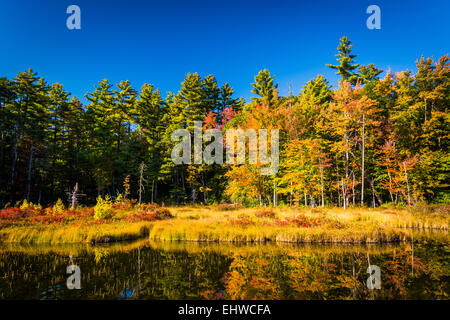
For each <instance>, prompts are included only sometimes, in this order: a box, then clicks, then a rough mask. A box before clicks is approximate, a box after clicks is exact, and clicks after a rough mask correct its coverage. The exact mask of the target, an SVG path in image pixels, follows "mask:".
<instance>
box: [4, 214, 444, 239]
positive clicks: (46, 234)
mask: <svg viewBox="0 0 450 320" xmlns="http://www.w3.org/2000/svg"><path fill="white" fill-rule="evenodd" d="M169 210H170V212H171V213H172V214H173V215H174V216H175V217H174V218H173V219H167V220H158V221H152V222H149V221H144V222H125V221H114V220H112V221H110V222H108V223H104V224H94V225H90V226H75V225H70V224H69V225H60V226H54V225H49V226H45V225H39V226H37V225H36V226H22V227H21V226H11V227H6V228H3V229H1V230H0V241H1V242H4V243H47V244H58V243H83V242H88V243H98V242H113V241H121V240H131V239H142V238H146V237H148V238H149V239H150V240H157V241H196V242H234V243H240V242H242V243H252V242H255V243H265V242H278V243H351V244H355V243H388V242H401V241H410V240H411V239H414V240H419V241H420V240H437V241H441V242H449V237H448V225H449V222H450V221H449V220H450V219H449V217H450V214H449V212H447V211H446V210H447V208H445V207H444V210H440V211H438V212H437V213H436V212H432V213H429V212H428V213H426V214H425V213H423V212H420V211H419V212H414V211H411V210H406V209H395V210H392V209H364V208H351V209H347V210H343V209H338V208H335V209H316V210H311V209H296V208H275V209H261V208H247V209H236V210H231V211H217V210H215V209H214V208H213V207H198V206H196V207H170V208H169ZM263 210H266V211H267V210H272V211H273V212H274V214H275V219H274V218H272V217H258V216H257V213H259V212H261V211H263ZM130 214H132V212H130ZM299 216H302V217H303V216H304V217H306V219H322V220H321V221H324V222H323V223H321V224H320V225H318V226H312V227H303V226H298V225H295V224H292V223H288V224H285V225H283V224H280V223H279V222H280V221H283V220H285V219H294V218H295V217H299ZM240 219H246V220H247V221H250V222H251V224H249V225H236V224H232V223H231V222H230V220H231V221H239V220H240ZM419 230H420V231H419ZM432 230H440V231H439V232H432Z"/></svg>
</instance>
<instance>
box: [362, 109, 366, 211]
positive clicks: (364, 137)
mask: <svg viewBox="0 0 450 320" xmlns="http://www.w3.org/2000/svg"><path fill="white" fill-rule="evenodd" d="M362 130H363V132H362V159H361V206H362V205H364V162H365V159H364V158H365V151H366V150H365V143H366V119H365V114H364V112H363V129H362Z"/></svg>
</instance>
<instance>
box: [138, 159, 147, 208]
mask: <svg viewBox="0 0 450 320" xmlns="http://www.w3.org/2000/svg"><path fill="white" fill-rule="evenodd" d="M145 168H146V166H145V163H144V162H142V163H141V164H140V165H139V205H141V204H142V192H143V191H144V171H145Z"/></svg>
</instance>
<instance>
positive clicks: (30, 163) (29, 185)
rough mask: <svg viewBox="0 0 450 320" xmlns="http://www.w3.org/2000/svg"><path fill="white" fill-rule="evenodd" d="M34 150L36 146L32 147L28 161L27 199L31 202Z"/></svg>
mask: <svg viewBox="0 0 450 320" xmlns="http://www.w3.org/2000/svg"><path fill="white" fill-rule="evenodd" d="M33 152H34V147H33V146H31V148H30V160H29V161H28V177H27V201H28V202H30V192H31V170H32V169H33Z"/></svg>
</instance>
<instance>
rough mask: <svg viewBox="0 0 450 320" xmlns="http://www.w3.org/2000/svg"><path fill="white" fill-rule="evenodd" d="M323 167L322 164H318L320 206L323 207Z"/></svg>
mask: <svg viewBox="0 0 450 320" xmlns="http://www.w3.org/2000/svg"><path fill="white" fill-rule="evenodd" d="M323 189H324V186H323V167H322V164H320V192H321V194H322V208H324V207H325V199H324V194H323Z"/></svg>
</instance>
